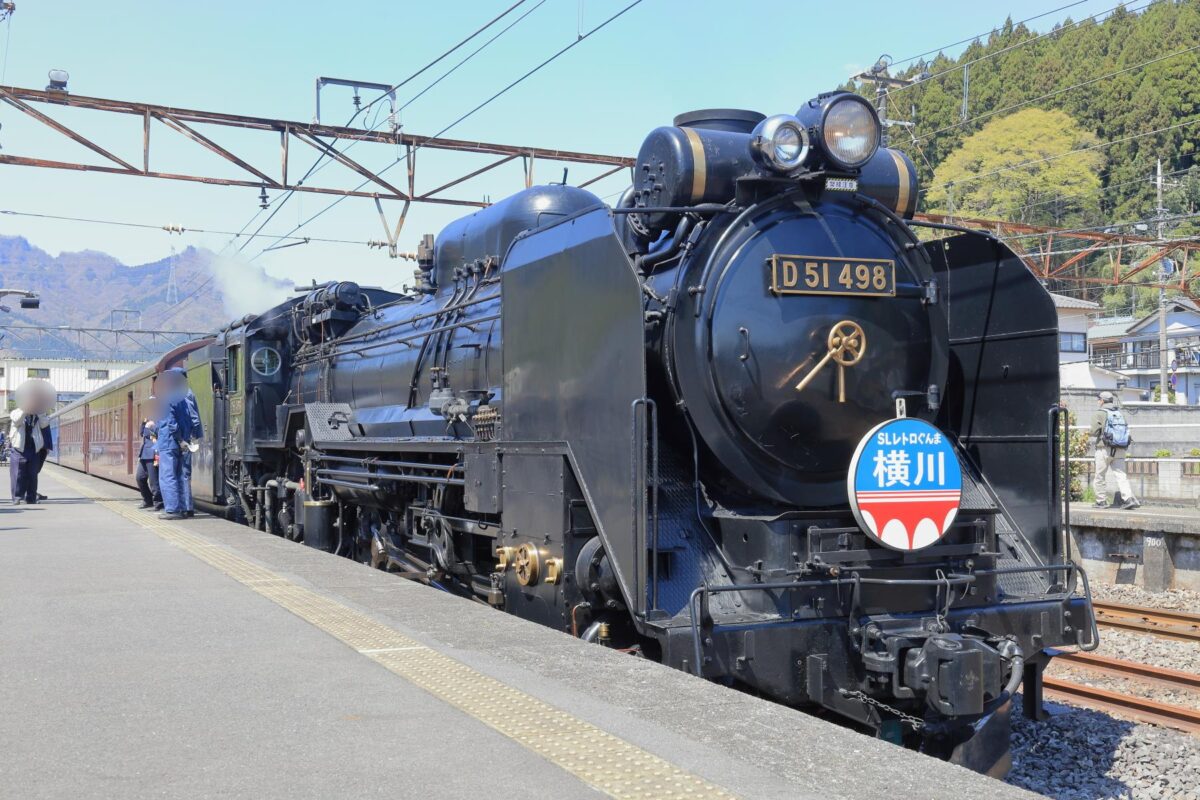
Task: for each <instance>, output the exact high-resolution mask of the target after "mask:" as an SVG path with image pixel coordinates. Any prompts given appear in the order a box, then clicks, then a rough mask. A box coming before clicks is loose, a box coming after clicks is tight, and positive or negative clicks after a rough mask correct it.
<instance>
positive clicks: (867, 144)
mask: <svg viewBox="0 0 1200 800" xmlns="http://www.w3.org/2000/svg"><path fill="white" fill-rule="evenodd" d="M821 140H822V144H824V146H825V152H826V153H828V154H829V156H830V158H832V159H833V161H834V162H836V164H837V165H838V166H840V167H844V168H846V169H857V168H858V167H861V166H862V165H863V164H866V163H867V162H868V161H870V160H871V156H873V155H875V151H876V150H878V149H879V118H878V117H877V116H876V115H875V109H873V108H871V106H870V105H868V104H867V102H866V101H865V100H863V99H862V98H861V97H859V96H857V95H852V94H846V95H844V96H843V97H842V98H840V99H838V100H835V101H834V102H832V103H830V104H829V107H828V108H827V109H826V111H825V119H824V121H823V123H822V125H821Z"/></svg>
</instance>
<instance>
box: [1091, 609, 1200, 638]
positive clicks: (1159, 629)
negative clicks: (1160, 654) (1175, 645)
mask: <svg viewBox="0 0 1200 800" xmlns="http://www.w3.org/2000/svg"><path fill="white" fill-rule="evenodd" d="M1092 606H1093V608H1094V609H1095V611H1096V622H1097V623H1098V624H1100V625H1102V626H1104V627H1106V628H1117V629H1119V630H1127V631H1136V632H1137V633H1149V634H1151V635H1154V636H1161V637H1163V638H1166V639H1175V640H1178V641H1184V642H1200V614H1190V613H1188V612H1186V611H1172V610H1170V609H1165V608H1143V607H1141V606H1131V605H1125V604H1123V603H1107V602H1103V601H1099V600H1097V601H1094V602H1093V603H1092Z"/></svg>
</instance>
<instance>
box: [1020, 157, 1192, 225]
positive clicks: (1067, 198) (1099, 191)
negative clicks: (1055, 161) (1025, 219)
mask: <svg viewBox="0 0 1200 800" xmlns="http://www.w3.org/2000/svg"><path fill="white" fill-rule="evenodd" d="M1190 169H1191V168H1190V167H1182V168H1180V169H1175V170H1171V171H1170V172H1165V173H1163V174H1164V175H1165V176H1167V177H1174V176H1176V175H1182V174H1184V173H1186V172H1188V171H1189V170H1190ZM1111 173H1112V170H1111V169H1109V170H1108V171H1107V172H1106V173H1105V174H1111ZM1152 180H1153V179H1152V178H1135V179H1133V180H1129V181H1121V182H1120V183H1110V184H1109V185H1108V186H1101V187H1098V188H1096V189H1094V190H1092V191H1088V192H1080V193H1079V194H1074V195H1062V194H1060V195H1055V196H1054V197H1051V198H1049V199H1047V200H1039V201H1037V202H1036V203H1026V204H1025V205H1022V206H1017V207H1016V208H1015V209H1013V210H1012V211H1011V212H1010V214H1009V216H1018V215H1019V214H1020V213H1021V212H1022V211H1028V210H1029V209H1031V208H1038V207H1039V206H1046V205H1050V204H1051V203H1058V202H1071V201H1075V200H1079V199H1080V198H1083V197H1092V196H1098V195H1105V194H1108V193H1109V192H1112V191H1114V190H1116V189H1120V188H1122V187H1125V186H1132V185H1133V184H1136V183H1149V182H1151V181H1152Z"/></svg>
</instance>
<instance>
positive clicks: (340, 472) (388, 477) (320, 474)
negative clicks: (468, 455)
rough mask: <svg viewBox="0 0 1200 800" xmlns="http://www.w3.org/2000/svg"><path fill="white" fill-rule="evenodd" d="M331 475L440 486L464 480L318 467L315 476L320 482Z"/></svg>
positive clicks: (456, 483)
mask: <svg viewBox="0 0 1200 800" xmlns="http://www.w3.org/2000/svg"><path fill="white" fill-rule="evenodd" d="M327 475H331V476H333V477H335V478H360V479H366V478H374V479H376V480H382V481H406V482H409V483H436V484H439V485H442V486H464V485H465V484H466V482H465V481H464V480H463V479H462V478H436V477H434V476H432V475H429V476H426V475H392V474H389V473H386V472H358V471H356V470H352V469H319V470H317V478H318V479H319V480H321V482H322V483H327V482H328V481H326V480H325V476H327Z"/></svg>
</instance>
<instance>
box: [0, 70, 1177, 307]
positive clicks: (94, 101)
mask: <svg viewBox="0 0 1200 800" xmlns="http://www.w3.org/2000/svg"><path fill="white" fill-rule="evenodd" d="M0 101H3V102H4V103H6V104H8V105H10V106H12V107H13V108H16V109H17V110H18V111H20V112H22V113H23V114H26V115H27V116H29V117H30V118H32V119H34V120H36V121H37V122H39V123H41V124H43V125H45V126H46V127H48V128H51V129H52V130H55V131H57V132H58V133H60V134H62V135H63V136H66V137H67V138H69V139H71V140H73V141H75V142H77V143H78V144H80V145H82V146H84V147H86V148H87V149H89V150H91V151H92V152H93V153H95V154H96V155H97V156H99V157H100V159H101V163H96V164H89V163H81V162H68V161H54V160H49V159H45V158H36V157H30V156H19V155H12V154H10V153H8V152H0V164H11V165H16V166H27V167H41V168H49V169H61V170H78V171H83V172H102V173H108V174H114V175H131V176H138V177H146V178H162V179H167V180H176V181H190V182H195V183H205V184H210V185H215V186H244V187H251V188H261V189H271V190H277V191H296V192H309V193H314V194H324V195H335V196H347V197H363V198H370V199H373V200H374V201H375V204H376V208H377V210H378V212H379V215H380V219H381V221H382V222H383V226H384V231H385V233H386V235H387V239H388V241H387V245H388V249H389V251H390V253H391V255H392V256H396V255H398V253H397V249H396V247H397V240H398V238H399V235H400V231H401V229H402V227H403V225H404V220H405V217H406V215H407V211H408V208H409V205H410V204H411V203H440V204H445V205H454V206H467V207H483V206H486V205H488V202H487V201H486V200H484V199H477V198H469V197H462V196H453V195H448V194H446V193H447V192H448V191H449V190H450V189H453V188H455V187H458V186H460V185H461V184H463V183H464V182H466V181H469V180H471V179H472V178H475V177H478V176H479V175H483V174H485V173H487V172H490V171H492V170H494V169H496V168H498V167H501V166H503V165H505V164H508V163H509V162H511V161H515V160H516V159H522V160H523V162H524V167H525V169H524V178H525V186H526V187H528V186H530V185H532V183H533V168H534V164H535V162H537V161H547V162H559V163H569V164H582V165H587V166H594V167H600V168H602V169H601V170H600V171H599V172H597V173H596V174H594V175H592V176H591V177H589V178H588V179H587V180H584V181H583V182H581V183H579V184H577V185H578V186H581V187H584V186H589V185H591V184H593V183H595V182H596V181H599V180H602V179H604V178H607V177H608V176H610V175H613V174H616V173H617V172H620V171H621V170H623V169H629V168H632V166H633V163H634V159H632V158H628V157H625V156H614V155H603V154H599V153H582V152H576V151H572V150H558V149H553V148H545V147H526V146H522V145H506V144H495V143H492V142H479V141H471V140H466V139H447V138H443V137H432V136H419V135H414V134H410V133H404V132H403V131H400V130H396V131H391V130H387V131H384V130H368V129H362V128H350V127H345V126H337V125H323V124H320V123H318V122H312V123H305V122H297V121H293V120H283V119H269V118H266V117H251V116H244V115H238V114H223V113H218V112H211V111H197V110H195V109H185V108H175V107H173V106H162V105H153V104H150V103H135V102H128V101H124V100H112V99H106V98H99V97H84V96H79V95H73V94H69V93H67V92H64V91H50V90H47V91H43V90H38V89H22V88H18V87H13V86H0ZM39 106H40V107H45V108H47V109H48V108H50V107H54V106H65V107H70V108H77V109H85V110H89V111H94V112H99V113H107V114H119V115H130V116H134V117H139V118H141V120H142V136H141V157H140V158H139V159H134V161H129V160H126V159H125V158H122V157H121V156H119V155H116V154H115V153H112V152H110V151H109V150H108V149H106V148H104V147H102V146H100V145H99V144H97V143H96V142H95V141H94V140H93V139H92V138H89V137H87V136H85V135H84V134H83V133H81V132H79V131H78V130H76V129H75V128H73V127H71V126H69V125H67V124H65V123H63V122H61V121H59V120H56V119H54V118H53V117H52V116H51V115H50V114H49V113H46V111H43V110H41V108H39ZM155 122H158V123H159V124H160V125H161V126H163V127H165V128H167V129H169V130H170V131H172V132H173V133H174V134H178V135H181V136H183V137H186V138H187V139H189V140H191V141H192V142H194V143H196V144H198V145H200V146H201V147H204V148H205V149H207V150H209V151H210V152H212V153H215V154H216V155H218V156H220V157H221V158H222V159H224V160H225V161H227V162H229V163H230V164H232V165H234V166H236V167H237V168H238V169H239V170H240V171H241V172H242V173H243V175H242V176H241V177H234V178H229V177H219V176H215V175H197V174H183V173H176V172H163V171H160V170H155V169H151V165H150V142H151V132H152V130H153V129H154V127H155V126H154V123H155ZM197 126H202V127H205V129H206V130H208V129H209V128H239V129H243V130H250V131H257V132H261V133H265V134H269V135H271V136H275V137H278V141H279V156H278V157H279V162H278V166H277V167H276V168H274V171H268V170H267V169H265V168H260V167H259V166H255V165H254V164H252V163H251V161H250V158H249V157H247V156H242V155H238V154H237V153H236V152H234V150H232V149H230V148H229V147H227V146H225V145H222V144H218V143H217V142H216V141H215V140H214V139H212V138H211V136H210V135H208V134H209V133H212V131H211V130H209V131H208V133H204V132H201V131H200V130H197ZM339 141H347V142H368V143H376V144H386V145H391V146H393V147H401V148H403V153H404V155H403V158H404V161H405V167H406V171H407V177H406V180H405V181H404V182H403V185H402V186H400V185H396V184H395V183H392V182H390V181H388V180H385V179H384V178H383V177H382V175H381V174H380V173H379V171H375V170H371V169H369V168H368V167H366V166H364V165H363V164H362V163H361V162H360V161H357V160H355V159H352V158H350V157H349V156H347V155H346V154H345V152H343V151H344V150H345V149H346V148H342V149H340V150H339V149H338V148H335V147H334V143H335V142H339ZM293 142H300V143H303V144H304V145H306V146H307V147H311V148H312V149H314V150H316V151H317V152H318V153H320V154H322V155H323V156H325V157H328V158H329V159H331V160H333V161H335V162H337V163H339V164H341V165H342V166H343V167H345V168H347V169H349V170H350V171H352V172H354V173H356V174H358V175H359V176H361V177H362V178H363V179H364V181H365V183H364V185H363V187H362V188H355V189H346V188H339V187H336V186H332V185H321V184H318V183H308V182H306V181H305V180H304V179H303V178H299V179H298V178H295V177H294V175H293V174H292V173H291V171H290V170H289V158H290V155H289V150H290V147H291V144H292V143H293ZM419 151H425V152H426V153H431V154H432V153H439V152H458V153H471V154H476V155H479V156H491V157H493V158H491V159H490V160H488V161H486V162H485V163H483V164H482V165H481V166H479V167H477V168H475V169H472V170H471V171H469V172H467V173H465V174H462V175H459V176H458V177H455V178H453V179H451V180H448V181H445V182H443V183H441V184H440V185H438V186H435V187H432V188H427V189H426V188H422V189H418V188H417V183H418V180H417V169H416V166H417V154H418V152H419ZM382 200H395V201H400V202H402V203H403V204H404V206H403V208H402V210H401V212H400V215H399V220H398V222H397V224H396V226H395V227H394V228H393V227H391V226H389V224H388V222H387V218H386V216H385V214H384V211H383V206H382V204H381V203H380V201H382ZM917 218H918V219H920V220H925V221H928V222H937V223H952V224H955V225H960V226H963V227H968V228H978V229H981V230H986V231H988V232H990V233H992V234H994V235H995V236H997V237H998V238H1000V239H1003V240H1004V241H1005V242H1006V243H1007V244H1008V245H1009V246H1010V247H1012V248H1013V250H1014V251H1015V252H1017V254H1018V255H1020V257H1021V258H1022V260H1023V261H1024V262H1025V263H1026V264H1027V265H1028V266H1029V269H1030V270H1032V271H1033V272H1034V274H1036V275H1038V276H1039V277H1041V278H1045V279H1048V280H1054V281H1064V282H1076V283H1083V284H1091V285H1097V286H1119V285H1128V284H1133V283H1136V284H1137V285H1139V286H1159V285H1160V284H1158V283H1154V282H1143V281H1141V280H1135V279H1137V278H1138V277H1139V276H1142V277H1144V276H1143V273H1145V272H1146V271H1147V270H1149V269H1150V268H1151V267H1152V266H1154V265H1155V264H1158V263H1160V262H1161V261H1162V259H1163V258H1165V257H1171V256H1174V257H1175V261H1176V263H1177V264H1178V265H1179V267H1178V269H1177V272H1176V273H1175V274H1174V275H1172V276H1171V279H1170V280H1169V282H1168V283H1166V284H1163V285H1165V286H1167V287H1168V288H1175V289H1178V290H1179V291H1181V292H1183V293H1184V294H1186V295H1187V296H1189V297H1192V298H1195V297H1196V294H1195V292H1196V289H1195V287H1194V286H1193V284H1194V283H1195V282H1196V281H1197V280H1200V257H1197V255H1198V251H1200V240H1196V239H1179V240H1169V241H1166V240H1158V239H1150V238H1146V237H1141V236H1134V235H1128V234H1124V233H1106V232H1102V231H1095V230H1086V229H1080V230H1071V229H1063V228H1050V227H1043V226H1038V225H1028V224H1024V223H1017V222H1005V221H1002V220H992V219H974V218H964V217H957V216H956V217H952V218H951V217H947V216H944V215H940V214H919V215H917ZM1056 243H1057V245H1056ZM1063 243H1069V244H1070V246H1068V247H1061V245H1063ZM1056 246H1060V249H1058V250H1055V247H1056ZM1105 257H1106V258H1107V264H1106V265H1105V266H1104V268H1103V270H1099V271H1098V270H1097V269H1096V265H1095V262H1094V259H1096V258H1105ZM1085 264H1086V265H1087V266H1088V268H1089V269H1088V270H1086V273H1085V270H1084V266H1085Z"/></svg>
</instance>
